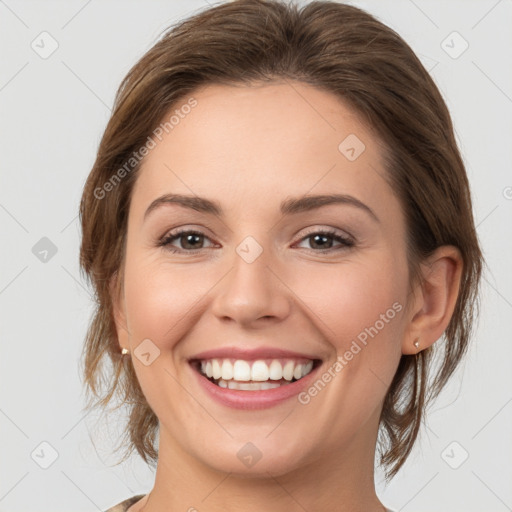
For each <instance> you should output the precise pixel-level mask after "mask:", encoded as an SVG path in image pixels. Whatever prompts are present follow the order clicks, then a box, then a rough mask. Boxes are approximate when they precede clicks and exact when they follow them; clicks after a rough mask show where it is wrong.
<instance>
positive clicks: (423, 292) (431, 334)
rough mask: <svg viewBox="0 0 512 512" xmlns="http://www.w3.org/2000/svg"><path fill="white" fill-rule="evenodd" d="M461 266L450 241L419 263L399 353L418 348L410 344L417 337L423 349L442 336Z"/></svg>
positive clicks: (453, 303) (415, 350)
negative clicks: (449, 243)
mask: <svg viewBox="0 0 512 512" xmlns="http://www.w3.org/2000/svg"><path fill="white" fill-rule="evenodd" d="M462 268H463V261H462V257H461V254H460V251H459V250H458V249H457V248H456V247H454V246H451V245H445V246H442V247H439V248H438V249H436V251H435V252H434V253H433V254H432V255H431V256H430V257H429V258H428V260H427V261H426V262H424V263H422V269H423V270H422V282H421V283H420V284H418V285H417V286H418V288H417V290H416V293H415V304H414V309H413V310H412V312H411V317H412V318H411V319H410V322H409V325H408V327H407V330H406V335H405V337H404V340H403V346H402V353H403V354H415V353H417V352H418V349H415V347H414V345H413V341H415V340H416V339H418V338H419V339H420V340H421V350H423V349H425V348H428V347H430V346H431V345H432V344H434V343H435V342H436V341H437V340H438V339H439V338H440V337H441V336H442V334H443V332H444V331H445V330H446V328H447V327H448V324H449V323H450V320H451V317H452V315H453V311H454V309H455V305H456V303H457V298H458V295H459V287H460V279H461V275H462Z"/></svg>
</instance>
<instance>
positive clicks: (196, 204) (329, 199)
mask: <svg viewBox="0 0 512 512" xmlns="http://www.w3.org/2000/svg"><path fill="white" fill-rule="evenodd" d="M167 204H178V205H181V206H183V207H185V208H189V209H191V210H196V211H198V212H202V213H208V214H212V215H217V216H218V217H223V210H222V207H221V206H220V204H219V203H218V202H217V201H213V200H211V199H206V198H204V197H199V196H189V195H182V194H165V195H163V196H160V197H158V198H156V199H155V200H154V201H153V202H152V203H151V204H150V205H149V207H148V208H147V210H146V212H145V213H144V220H145V219H146V218H147V217H148V215H149V214H150V213H151V212H152V211H154V210H156V209H157V208H159V207H161V206H163V205H167ZM330 204H347V205H350V206H355V207H356V208H360V209H361V210H363V211H365V212H366V213H368V214H369V215H370V217H372V218H373V220H375V221H377V222H380V220H379V218H378V217H377V215H376V214H375V212H374V211H373V210H372V209H371V208H370V207H369V206H368V205H366V204H365V203H363V202H362V201H360V200H359V199H357V198H356V197H354V196H351V195H348V194H323V195H316V196H311V195H310V196H308V195H305V196H302V197H292V198H290V199H286V200H284V201H283V202H282V203H281V206H280V211H281V214H282V215H293V214H297V213H303V212H308V211H311V210H315V209H317V208H320V207H322V206H326V205H330Z"/></svg>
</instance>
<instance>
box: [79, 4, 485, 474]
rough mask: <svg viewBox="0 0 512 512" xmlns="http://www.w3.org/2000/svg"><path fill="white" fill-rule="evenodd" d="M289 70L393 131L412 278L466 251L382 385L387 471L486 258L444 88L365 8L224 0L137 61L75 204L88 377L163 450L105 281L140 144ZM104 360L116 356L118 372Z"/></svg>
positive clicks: (450, 361)
mask: <svg viewBox="0 0 512 512" xmlns="http://www.w3.org/2000/svg"><path fill="white" fill-rule="evenodd" d="M288 79H290V80H299V81H302V82H304V83H307V84H310V85H313V86H316V87H318V88H321V89H323V90H326V91H329V92H331V93H333V94H334V95H337V96H338V97H340V98H341V99H342V100H344V101H345V102H346V103H348V104H349V105H351V106H352V107H353V108H354V109H355V110H356V112H358V113H359V115H360V116H361V118H362V119H363V121H365V122H366V123H367V124H368V126H371V127H373V129H374V130H375V132H376V133H377V134H378V135H379V136H380V138H381V140H382V141H383V142H384V145H385V148H386V149H387V151H385V153H386V170H387V176H386V178H387V179H388V180H389V181H390V184H392V186H393V188H394V190H395V192H396V194H397V196H398V197H399V199H400V201H401V204H402V208H403V212H404V215H405V218H406V225H407V243H408V261H409V266H410V275H411V279H410V282H411V286H412V283H413V282H414V281H415V280H417V279H419V276H420V274H419V272H418V269H419V264H420V262H421V261H422V260H423V259H424V258H425V257H427V256H428V255H429V254H431V253H432V252H433V251H434V249H436V248H437V247H439V246H442V245H448V244H450V245H454V246H456V247H457V248H458V249H459V250H460V252H461V255H462V259H463V271H462V277H461V284H460V289H459V295H458V299H457V303H456V307H455V311H454V313H453V315H452V318H451V320H450V323H449V325H448V327H447V329H446V331H445V333H444V334H443V338H444V340H443V343H441V341H438V342H436V343H435V344H434V345H432V346H431V347H430V348H429V349H425V350H422V351H420V352H419V354H418V355H417V356H413V355H402V357H401V360H400V362H399V366H398V369H397V372H396V374H395V376H394V379H393V381H392V382H391V384H390V386H389V389H388V393H387V395H386V398H385V402H384V407H383V409H382V413H381V418H380V429H379V443H378V447H379V450H380V455H381V462H382V463H383V464H384V465H385V466H386V476H387V478H388V479H390V478H392V477H393V476H394V475H395V474H396V472H397V471H398V470H399V469H400V467H401V466H402V465H403V463H404V462H405V460H406V458H407V457H408V455H409V453H410V451H411V449H412V447H413V444H414V442H415V440H416V438H417V435H418V431H419V428H420V424H421V421H422V419H423V416H424V412H425V409H426V407H427V405H428V404H429V402H430V401H431V400H432V399H434V398H435V397H436V396H437V395H438V394H439V392H440V391H441V389H442V388H443V387H444V385H445V383H446V382H447V380H448V378H449V377H450V376H451V375H452V373H453V372H454V370H455V369H456V367H457V365H458V363H459V362H460V361H461V360H462V357H463V355H464V354H465V352H466V350H467V346H468V342H469V339H470V334H471V331H472V328H473V318H474V315H475V314H476V313H477V311H478V309H479V307H478V300H479V297H478V286H479V280H480V273H481V269H482V264H483V257H482V254H481V251H480V247H479V243H478V239H477V236H476V232H475V226H474V221H473V215H472V206H471V198H470V190H469V184H468V179H467V176H466V172H465V169H464V165H463V162H462V159H461V156H460V154H459V150H458V148H457V144H456V141H455V137H454V132H453V127H452V122H451V119H450V115H449V112H448V110H447V107H446V105H445V103H444V101H443V99H442V96H441V94H440V93H439V91H438V89H437V87H436V85H435V83H434V82H433V80H432V79H431V77H430V75H429V74H428V72H427V71H426V70H425V68H424V67H423V65H422V64H421V62H420V61H419V59H418V58H417V57H416V55H415V54H414V53H413V51H412V50H411V48H410V47H409V46H408V45H407V44H406V43H405V42H404V41H403V39H402V38H401V37H400V36H399V35H398V34H397V33H396V32H394V31H393V30H392V29H390V28H389V27H387V26H386V25H384V24H382V23H381V22H379V21H378V20H377V19H375V18H374V17H373V16H371V15H369V14H368V13H366V12H364V11H363V10H361V9H358V8H356V7H352V6H349V5H345V4H340V3H335V2H328V1H314V2H311V3H309V4H306V5H304V6H303V7H302V8H299V7H298V6H296V5H293V4H291V5H286V4H284V3H281V2H278V1H264V0H239V1H234V2H228V3H224V4H221V5H218V6H215V7H213V8H208V9H207V10H205V11H203V12H199V13H197V14H195V15H194V16H192V17H190V18H188V19H187V20H185V21H182V22H180V23H178V24H176V25H174V26H172V27H171V28H169V29H168V30H167V31H166V32H165V33H164V34H163V37H161V39H160V40H159V41H158V42H157V44H155V45H154V46H153V47H152V48H151V49H150V50H149V51H148V52H147V53H146V54H145V55H144V56H143V57H142V58H141V59H140V60H139V62H137V63H136V64H135V66H134V67H133V68H132V69H131V70H130V72H129V73H128V75H127V76H126V77H125V79H124V80H123V82H122V83H121V85H120V88H119V90H118V92H117V95H116V98H115V104H114V109H113V112H112V116H111V118H110V120H109V122H108V125H107V127H106V130H105V133H104V134H103V137H102V139H101V142H100V146H99V150H98V154H97V157H96V161H95V163H94V166H93V168H92V171H91V173H90V175H89V177H88V179H87V182H86V184H85V187H84V191H83V197H82V200H81V204H80V219H81V224H82V234H83V236H82V245H81V251H80V264H81V267H82V269H81V270H82V271H83V272H84V273H85V274H86V277H87V278H89V279H90V281H91V282H92V284H93V286H94V289H95V292H96V297H97V308H96V311H95V313H94V316H93V318H92V321H91V323H90V325H89V329H88V332H87V336H86V340H85V345H84V350H83V356H82V362H83V374H84V377H85V382H86V384H87V387H88V390H89V392H90V391H92V393H93V394H94V395H95V396H96V397H98V400H97V402H96V403H95V404H94V406H99V407H101V408H105V407H106V405H107V404H108V403H109V402H110V401H111V399H112V398H113V396H114V395H116V396H118V397H119V398H120V401H121V403H120V406H121V405H123V406H125V405H126V406H127V407H128V410H129V420H128V423H127V425H126V429H125V431H124V435H125V439H124V440H121V443H122V444H123V443H124V445H125V446H127V447H128V450H127V453H126V457H127V456H128V455H130V454H131V453H132V452H133V450H134V449H136V450H137V451H138V453H139V454H140V455H141V457H142V458H143V459H144V460H145V461H146V462H147V463H151V464H153V463H155V462H156V460H157V456H158V452H157V449H156V448H155V438H156V433H157V430H158V419H157V417H156V416H155V414H154V412H153V411H152V410H151V408H150V407H149V405H148V403H147V402H146V399H145V397H144V395H143V393H142V390H141V388H140V386H139V383H138V381H137V378H136V375H135V372H134V369H133V366H132V362H131V358H129V357H125V358H122V357H121V355H120V349H119V345H118V341H117V334H116V328H115V324H114V319H113V309H112V302H111V296H110V294H109V282H110V280H111V278H112V277H113V276H115V275H116V274H120V275H121V278H122V268H123V263H124V256H125V246H124V241H125V235H126V229H127V218H128V210H129V205H130V196H131V191H132V188H133V185H134V182H135V180H136V177H137V171H138V169H139V168H140V161H138V160H137V159H134V158H133V155H135V154H136V153H137V151H138V150H139V148H141V147H142V146H143V145H144V144H145V143H146V141H147V138H148V136H149V135H150V134H151V133H152V132H153V130H154V129H155V128H156V127H157V126H158V125H159V124H160V123H161V122H162V120H163V118H164V116H165V115H168V113H169V111H170V108H171V107H173V106H175V105H176V104H177V102H178V101H180V100H182V99H183V98H186V97H187V96H189V95H191V93H192V92H193V91H194V90H196V89H197V88H198V87H201V86H207V85H209V84H213V83H216V84H226V85H238V84H239V85H244V84H245V85H249V84H252V83H254V82H260V83H264V82H270V81H276V80H288ZM137 154H138V153H137ZM127 162H130V166H131V168H128V170H127V167H126V163H127ZM121 168H123V169H125V172H121V173H120V172H119V171H120V169H121ZM116 173H117V175H116ZM116 176H117V178H116V181H115V182H113V181H112V180H113V178H115V177H116ZM107 183H110V184H111V185H110V186H109V187H107V186H106V184H107ZM106 191H108V195H107V194H106ZM104 196H106V197H104ZM119 281H121V279H119V280H117V282H119ZM118 287H119V283H118ZM434 356H436V357H435V359H436V361H437V362H438V364H437V365H436V367H434V365H433V364H432V363H433V360H434ZM105 362H109V363H111V364H112V368H109V369H108V372H112V374H113V378H112V379H110V380H108V379H106V378H105V376H106V374H107V376H109V375H110V373H108V372H107V373H106V371H105V370H104V369H103V364H104V363H105ZM431 371H432V375H431V374H430V373H431ZM427 379H428V380H429V382H427ZM91 404H92V398H91V399H90V401H89V404H88V407H92V405H91ZM125 441H126V442H125ZM123 460H124V459H123Z"/></svg>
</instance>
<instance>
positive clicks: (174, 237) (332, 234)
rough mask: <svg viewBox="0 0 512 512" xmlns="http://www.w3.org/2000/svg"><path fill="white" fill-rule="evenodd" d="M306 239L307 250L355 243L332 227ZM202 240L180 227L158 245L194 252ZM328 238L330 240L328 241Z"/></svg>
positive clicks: (197, 249)
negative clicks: (176, 242) (177, 245)
mask: <svg viewBox="0 0 512 512" xmlns="http://www.w3.org/2000/svg"><path fill="white" fill-rule="evenodd" d="M308 239H311V240H313V242H312V244H313V247H312V248H308V250H310V251H312V252H320V253H324V252H332V251H338V250H342V249H345V248H349V247H353V246H354V245H355V243H354V240H352V239H351V238H349V237H347V236H344V235H341V234H339V233H338V232H337V231H336V230H334V229H324V230H321V231H313V232H311V233H308V234H307V235H306V236H304V237H303V238H302V239H301V241H303V240H308ZM178 240H179V241H180V243H181V247H178V248H176V247H174V246H173V245H172V244H173V243H174V242H175V241H178ZM204 240H209V238H208V237H207V236H206V235H205V234H204V233H202V232H201V231H196V230H190V229H189V230H187V229H181V230H177V231H173V232H171V233H169V234H167V235H165V236H164V237H163V238H162V239H161V240H160V241H159V242H158V245H159V246H161V247H165V248H166V249H167V250H169V251H171V252H188V253H195V252H197V251H200V250H201V249H205V247H200V246H201V244H202V243H204ZM329 240H331V241H330V242H329ZM333 241H334V242H338V243H339V244H340V246H339V247H337V248H336V247H334V248H333V247H332V245H333ZM212 245H213V244H212ZM310 245H311V244H310ZM315 246H316V247H315Z"/></svg>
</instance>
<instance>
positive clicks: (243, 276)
mask: <svg viewBox="0 0 512 512" xmlns="http://www.w3.org/2000/svg"><path fill="white" fill-rule="evenodd" d="M275 266H276V265H275V262H274V261H273V257H272V250H271V249H270V248H269V247H268V246H267V247H265V248H264V247H263V245H262V243H260V242H258V241H257V240H256V239H255V238H253V237H251V236H247V237H246V238H244V239H243V240H242V242H241V243H240V244H239V245H238V246H237V247H236V248H235V254H234V255H233V259H232V268H231V270H230V271H229V272H228V274H227V275H226V276H225V278H224V279H223V280H222V281H221V283H220V287H219V288H218V293H217V295H216V296H215V299H214V301H213V311H214V313H215V314H216V316H218V317H219V318H226V317H229V318H231V319H232V320H235V321H237V322H239V323H245V324H247V323H250V322H252V321H256V320H258V319H260V318H262V317H273V318H276V319H277V318H279V319H283V318H284V317H285V316H286V315H287V314H288V310H289V298H288V296H287V293H286V290H287V288H286V287H285V286H283V284H282V283H281V281H280V280H279V279H278V278H277V277H276V275H275V274H276V271H275V269H273V267H275Z"/></svg>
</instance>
